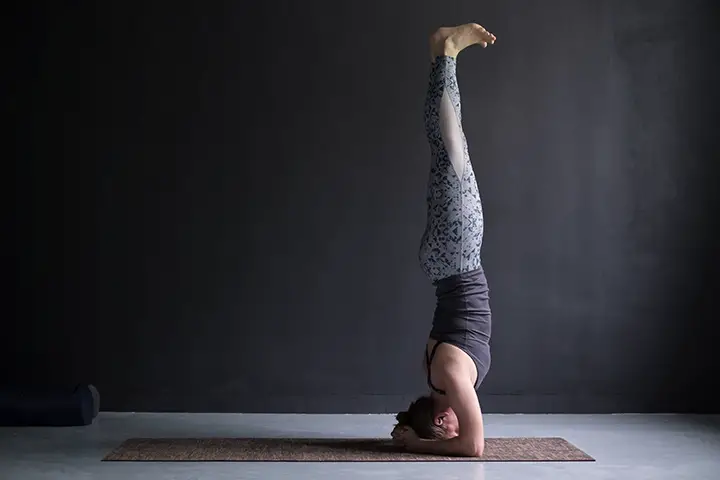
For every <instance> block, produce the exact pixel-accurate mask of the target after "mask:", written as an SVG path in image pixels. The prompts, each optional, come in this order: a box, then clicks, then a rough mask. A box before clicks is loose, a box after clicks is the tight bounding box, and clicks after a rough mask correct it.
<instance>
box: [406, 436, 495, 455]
mask: <svg viewBox="0 0 720 480" xmlns="http://www.w3.org/2000/svg"><path fill="white" fill-rule="evenodd" d="M484 443H485V442H484V441H482V440H480V441H477V442H475V441H471V440H468V439H467V438H462V437H454V438H450V439H447V440H424V439H417V440H415V441H413V442H412V443H411V444H409V445H408V446H407V449H408V450H409V451H411V452H413V453H428V454H432V455H447V456H462V457H480V456H482V454H483V448H484Z"/></svg>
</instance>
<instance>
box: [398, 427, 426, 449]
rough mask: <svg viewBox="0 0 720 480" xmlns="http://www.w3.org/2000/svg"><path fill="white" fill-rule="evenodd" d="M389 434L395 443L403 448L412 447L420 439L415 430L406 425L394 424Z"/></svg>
mask: <svg viewBox="0 0 720 480" xmlns="http://www.w3.org/2000/svg"><path fill="white" fill-rule="evenodd" d="M391 436H392V438H393V443H394V444H395V445H397V446H399V447H405V448H413V446H414V445H416V444H417V442H418V441H419V440H420V438H419V437H418V436H417V434H416V433H415V430H413V429H412V428H410V427H408V426H407V425H396V426H395V428H394V429H393V431H392V433H391Z"/></svg>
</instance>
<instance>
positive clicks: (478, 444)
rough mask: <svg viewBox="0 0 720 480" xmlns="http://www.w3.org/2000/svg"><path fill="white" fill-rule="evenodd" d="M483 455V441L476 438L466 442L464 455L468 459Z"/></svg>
mask: <svg viewBox="0 0 720 480" xmlns="http://www.w3.org/2000/svg"><path fill="white" fill-rule="evenodd" d="M483 453H485V439H484V438H477V439H473V440H471V441H469V442H467V444H466V447H465V454H466V455H467V456H468V457H482V456H483Z"/></svg>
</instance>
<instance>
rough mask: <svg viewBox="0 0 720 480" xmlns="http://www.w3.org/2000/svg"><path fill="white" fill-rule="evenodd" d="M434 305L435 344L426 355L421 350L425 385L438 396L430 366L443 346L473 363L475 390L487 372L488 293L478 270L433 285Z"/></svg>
mask: <svg viewBox="0 0 720 480" xmlns="http://www.w3.org/2000/svg"><path fill="white" fill-rule="evenodd" d="M435 296H436V297H437V305H436V307H435V315H434V316H433V327H432V330H431V331H430V338H432V339H433V340H435V341H437V343H436V344H435V345H434V346H433V348H432V351H431V352H430V354H428V352H427V347H425V362H426V364H427V383H428V386H429V387H430V388H431V389H433V390H434V391H436V392H437V393H440V394H442V395H444V394H445V392H444V391H442V390H439V389H437V388H435V387H434V386H433V384H432V382H431V380H430V378H431V376H430V365H431V364H432V360H433V357H434V356H435V352H436V350H437V347H438V346H439V345H440V344H442V343H447V344H450V345H454V346H456V347H458V348H459V349H460V350H462V351H463V352H465V353H466V354H467V355H468V356H469V357H470V358H471V359H472V360H473V362H474V363H475V366H476V368H477V380H476V382H475V389H477V388H479V387H480V384H481V383H482V381H483V380H484V378H485V375H487V372H488V370H489V369H490V334H491V326H492V322H491V316H492V315H491V311H490V291H489V288H488V284H487V279H486V278H485V271H484V270H483V269H482V267H481V268H479V269H477V270H473V271H471V272H464V273H460V274H458V275H453V276H451V277H448V278H444V279H442V280H440V281H438V282H437V283H436V286H435Z"/></svg>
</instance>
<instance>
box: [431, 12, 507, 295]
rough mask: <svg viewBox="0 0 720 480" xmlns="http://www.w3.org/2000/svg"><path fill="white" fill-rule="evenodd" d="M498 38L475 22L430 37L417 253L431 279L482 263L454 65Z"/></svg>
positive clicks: (477, 204)
mask: <svg viewBox="0 0 720 480" xmlns="http://www.w3.org/2000/svg"><path fill="white" fill-rule="evenodd" d="M494 41H495V37H494V36H492V35H491V34H490V33H488V32H487V31H486V30H485V29H483V28H482V27H480V26H479V25H476V24H467V25H462V26H459V27H453V28H441V29H440V30H438V31H437V32H436V33H435V34H434V35H433V36H432V37H431V57H433V63H432V65H431V69H430V79H429V84H428V90H427V96H426V100H425V130H426V134H427V138H428V142H429V144H430V153H431V155H432V163H431V166H430V177H429V179H428V192H427V226H426V228H425V232H424V234H423V237H422V241H421V245H420V254H419V258H420V264H421V266H422V268H423V271H424V272H425V274H426V275H427V276H428V277H429V278H430V280H431V281H432V282H433V283H435V282H437V281H439V280H442V279H443V278H446V277H449V276H452V275H457V274H459V273H462V272H467V271H471V270H475V269H477V268H479V267H480V266H481V265H480V247H481V246H482V238H483V211H482V203H481V201H480V193H479V191H478V186H477V181H476V179H475V173H474V171H473V168H472V163H471V162H470V155H469V154H468V147H467V141H466V139H465V133H464V132H463V128H462V113H461V109H460V90H459V88H458V82H457V76H456V68H457V55H458V53H460V51H462V50H463V49H464V48H467V47H468V46H470V45H475V44H480V45H483V46H487V44H488V43H493V42H494Z"/></svg>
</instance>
